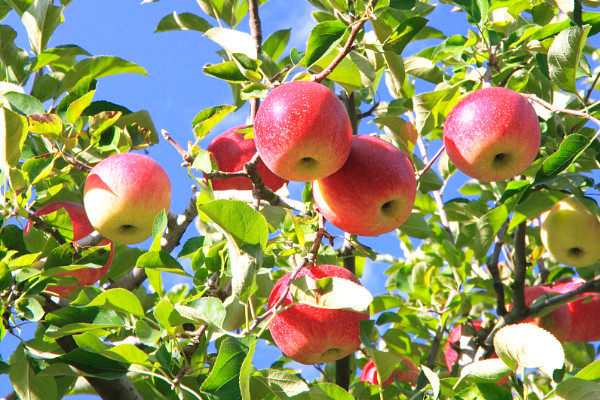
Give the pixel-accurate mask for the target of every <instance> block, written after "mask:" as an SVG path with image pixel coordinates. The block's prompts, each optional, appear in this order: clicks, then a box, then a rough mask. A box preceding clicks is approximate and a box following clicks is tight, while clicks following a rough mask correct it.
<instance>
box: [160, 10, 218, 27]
mask: <svg viewBox="0 0 600 400" xmlns="http://www.w3.org/2000/svg"><path fill="white" fill-rule="evenodd" d="M210 28H212V25H211V24H209V23H208V22H206V20H205V19H204V18H202V17H199V16H197V15H196V14H192V13H181V14H178V13H177V12H176V11H173V14H169V15H167V16H165V17H164V18H163V19H161V20H160V22H159V23H158V26H157V27H156V30H155V31H154V32H167V31H189V30H192V31H199V32H206V31H207V30H209V29H210Z"/></svg>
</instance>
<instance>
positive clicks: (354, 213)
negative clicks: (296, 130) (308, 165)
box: [313, 135, 417, 236]
mask: <svg viewBox="0 0 600 400" xmlns="http://www.w3.org/2000/svg"><path fill="white" fill-rule="evenodd" d="M416 193H417V181H416V179H415V172H414V169H413V167H412V164H411V163H410V161H409V159H408V157H407V155H406V154H405V153H404V152H403V151H401V150H398V149H397V148H395V147H394V146H392V145H391V144H389V143H388V142H386V141H384V140H382V139H379V138H376V137H374V136H366V135H361V136H354V137H353V138H352V150H351V151H350V155H349V156H348V160H347V161H346V163H345V164H344V166H343V167H342V168H341V169H340V170H339V171H337V172H336V173H334V174H333V175H330V176H328V177H326V178H323V179H319V180H316V181H314V182H313V198H314V200H315V203H316V205H317V207H318V209H319V211H320V212H321V213H322V214H323V216H324V217H325V218H326V219H327V220H328V221H329V222H331V223H332V224H333V225H334V226H336V227H338V228H339V229H341V230H343V231H345V232H348V233H350V234H354V235H362V236H377V235H380V234H383V233H386V232H390V231H392V230H394V229H396V228H398V227H399V226H400V225H402V223H403V222H404V221H405V220H406V219H407V218H408V216H409V215H410V213H411V211H412V208H413V205H414V203H415V197H416Z"/></svg>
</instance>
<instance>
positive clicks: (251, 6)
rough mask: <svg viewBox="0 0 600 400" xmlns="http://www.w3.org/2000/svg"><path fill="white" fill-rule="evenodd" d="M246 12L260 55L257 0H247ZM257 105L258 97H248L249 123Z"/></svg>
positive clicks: (251, 121)
mask: <svg viewBox="0 0 600 400" xmlns="http://www.w3.org/2000/svg"><path fill="white" fill-rule="evenodd" d="M248 12H249V15H250V19H249V21H248V22H249V25H250V34H251V35H252V38H253V39H254V43H255V45H256V54H258V55H260V53H261V51H262V28H261V24H260V17H259V15H258V0H249V2H248ZM258 107H260V99H259V98H256V97H253V98H251V99H250V123H253V122H254V117H255V116H256V113H257V112H258Z"/></svg>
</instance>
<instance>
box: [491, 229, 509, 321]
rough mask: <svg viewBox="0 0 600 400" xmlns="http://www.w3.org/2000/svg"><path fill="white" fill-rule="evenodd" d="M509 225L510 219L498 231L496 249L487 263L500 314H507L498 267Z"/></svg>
mask: <svg viewBox="0 0 600 400" xmlns="http://www.w3.org/2000/svg"><path fill="white" fill-rule="evenodd" d="M507 225H508V221H505V222H504V224H503V225H502V227H501V228H500V230H499V231H498V234H497V235H496V241H495V242H494V251H493V253H492V255H491V257H490V259H489V261H488V263H487V268H488V271H490V275H492V282H493V284H494V291H495V292H496V313H497V314H498V315H499V316H503V315H504V314H506V304H505V301H504V284H503V283H502V277H501V276H500V270H499V269H498V260H499V259H500V253H501V252H502V246H503V245H504V242H503V241H502V236H504V231H505V230H506V226H507Z"/></svg>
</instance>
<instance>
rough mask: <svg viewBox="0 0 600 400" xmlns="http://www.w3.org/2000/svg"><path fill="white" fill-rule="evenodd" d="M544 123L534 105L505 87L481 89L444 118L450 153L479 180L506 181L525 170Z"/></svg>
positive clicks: (459, 103) (536, 148)
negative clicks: (540, 120)
mask: <svg viewBox="0 0 600 400" xmlns="http://www.w3.org/2000/svg"><path fill="white" fill-rule="evenodd" d="M540 138H541V129H540V123H539V120H538V117H537V114H536V113H535V110H534V108H533V106H532V105H531V104H529V102H528V101H527V100H526V99H525V98H524V97H523V96H521V95H520V94H519V93H517V92H515V91H513V90H510V89H506V88H502V87H489V88H484V89H479V90H477V91H475V92H473V93H471V94H469V95H468V96H466V97H465V98H463V99H461V100H460V101H459V102H458V103H457V104H456V105H455V106H454V107H453V108H452V111H450V114H448V117H447V118H446V122H445V123H444V145H445V146H446V153H447V154H448V157H449V158H450V160H451V161H452V162H453V163H454V165H456V167H457V168H458V169H459V170H461V171H462V172H464V173H465V174H467V175H468V176H470V177H472V178H475V179H478V180H480V181H487V182H494V181H503V180H505V179H508V178H511V177H513V176H515V175H518V174H520V173H521V172H523V171H524V170H525V169H526V168H527V167H528V166H529V165H530V164H531V163H532V161H533V160H534V159H535V157H536V156H537V154H538V150H539V147H540Z"/></svg>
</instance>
